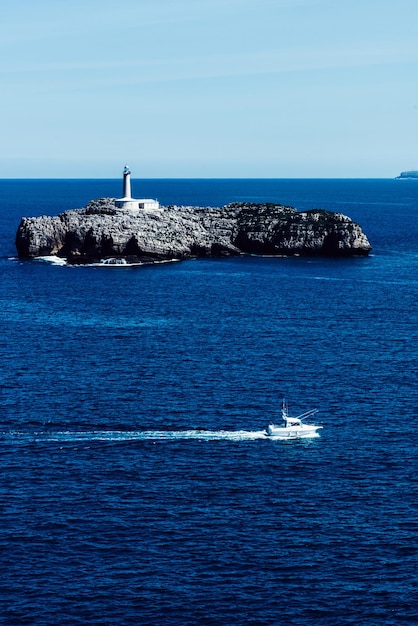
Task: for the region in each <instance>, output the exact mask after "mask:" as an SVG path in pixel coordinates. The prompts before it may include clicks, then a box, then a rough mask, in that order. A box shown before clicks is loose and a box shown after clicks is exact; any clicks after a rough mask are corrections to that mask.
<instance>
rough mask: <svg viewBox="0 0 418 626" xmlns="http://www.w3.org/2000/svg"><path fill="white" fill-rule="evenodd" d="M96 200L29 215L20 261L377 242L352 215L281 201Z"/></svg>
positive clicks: (343, 249) (360, 246)
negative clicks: (165, 202) (187, 203)
mask: <svg viewBox="0 0 418 626" xmlns="http://www.w3.org/2000/svg"><path fill="white" fill-rule="evenodd" d="M130 174H131V172H130V170H129V168H128V167H125V169H124V172H123V196H122V198H119V199H114V198H100V199H98V200H92V201H91V202H89V203H88V204H87V206H86V207H84V208H82V209H73V210H70V211H65V212H63V213H60V214H59V215H57V216H52V217H51V216H42V217H29V218H28V217H24V218H22V220H21V222H20V225H19V227H18V230H17V234H16V247H17V251H18V255H19V257H20V258H28V259H31V258H36V257H40V256H48V255H56V256H58V257H61V258H65V259H66V260H67V262H68V263H74V264H75V263H77V264H80V263H83V264H84V263H97V262H106V261H110V262H116V263H117V262H118V261H120V262H121V263H122V264H124V263H150V262H151V263H152V262H158V261H167V260H180V259H188V258H196V257H220V256H232V255H240V254H254V255H271V256H284V255H305V256H307V255H311V256H312V255H322V256H334V257H342V256H366V255H367V254H368V253H369V252H370V250H371V245H370V243H369V241H368V239H367V236H366V235H365V234H364V233H363V231H362V229H361V227H360V226H359V225H358V224H355V223H354V222H353V221H352V220H351V219H350V218H349V217H347V216H346V215H343V214H341V213H334V212H331V211H325V210H322V209H312V210H309V211H297V210H296V209H294V208H293V207H290V206H284V205H281V204H276V203H274V202H269V203H263V204H254V203H250V202H239V203H232V204H228V205H225V206H223V207H197V206H160V204H159V202H158V201H157V200H153V199H149V198H146V199H144V198H143V199H135V198H132V196H131V181H130Z"/></svg>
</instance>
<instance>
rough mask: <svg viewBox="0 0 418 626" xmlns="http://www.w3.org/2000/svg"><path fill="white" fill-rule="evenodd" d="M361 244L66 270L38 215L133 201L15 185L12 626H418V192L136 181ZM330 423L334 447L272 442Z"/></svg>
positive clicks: (5, 359)
mask: <svg viewBox="0 0 418 626" xmlns="http://www.w3.org/2000/svg"><path fill="white" fill-rule="evenodd" d="M133 191H134V192H135V195H137V196H139V197H152V198H157V199H158V200H159V201H160V203H162V204H173V205H182V204H185V205H199V206H222V205H224V204H226V203H229V202H237V201H251V202H265V201H270V202H278V203H283V204H286V205H291V206H294V207H295V208H297V209H299V210H306V209H312V208H323V209H328V210H332V211H338V212H341V213H344V214H346V215H348V216H350V217H351V218H352V219H353V220H354V221H355V222H357V223H359V224H360V225H361V226H362V228H363V230H364V232H365V233H366V234H367V236H368V238H369V240H370V243H371V245H372V247H373V250H372V253H371V254H370V256H368V257H363V258H360V257H359V258H350V259H347V258H344V259H330V258H307V257H282V258H262V257H255V256H243V257H239V258H224V259H204V260H190V261H183V262H177V263H168V264H163V265H156V266H144V267H104V268H100V267H71V266H58V265H54V264H51V263H48V262H45V261H36V260H35V261H27V260H19V259H18V258H17V255H16V249H15V245H14V241H15V235H16V230H17V227H18V225H19V222H20V219H21V217H22V216H27V217H30V216H40V215H54V214H57V213H59V212H62V211H63V210H66V209H70V208H77V207H82V206H84V205H85V204H86V203H87V202H88V201H89V200H91V199H93V198H100V197H118V196H120V194H121V181H120V180H116V179H115V180H85V179H83V180H1V181H0V302H1V306H0V328H1V333H0V355H1V361H0V362H1V377H0V412H1V413H0V415H1V418H0V419H1V423H0V455H1V461H0V473H1V474H0V475H1V480H0V504H1V527H0V580H1V585H0V600H1V601H0V623H1V624H6V625H20V624H22V625H36V626H38V625H39V626H52V625H54V626H55V625H57V624H60V625H61V626H67V625H68V626H70V625H71V626H73V625H86V624H94V625H96V624H100V625H109V626H110V625H125V624H126V625H140V626H199V625H205V626H241V625H249V626H273V625H274V626H276V625H277V626H282V625H283V626H288V625H289V626H290V625H292V626H309V625H311V624H312V625H313V624H315V625H320V626H335V625H347V626H348V625H353V626H365V625H370V626H381V625H391V626H392V625H393V626H400V625H404V624H405V625H406V624H416V623H418V588H417V558H418V478H417V470H418V464H417V461H418V341H417V339H418V181H415V180H389V179H370V180H369V179H360V180H356V179H343V180H338V179H330V180H326V179H324V180H317V179H315V180H298V179H261V180H260V179H253V180H250V179H245V180H241V179H219V180H212V179H201V180H198V179H192V180H181V179H173V180H168V179H164V180H160V179H148V180H141V181H139V180H137V181H135V180H134V181H133ZM283 398H285V399H286V400H287V402H288V405H289V411H290V413H291V414H299V413H303V412H304V411H307V410H310V409H313V408H317V409H319V412H318V414H317V415H316V416H315V419H316V423H318V424H320V425H322V427H323V428H322V429H321V430H320V431H319V433H320V436H319V437H317V438H312V439H305V440H290V441H278V440H272V439H271V438H269V437H267V436H266V435H265V429H266V427H267V426H268V424H270V423H280V407H281V402H282V399H283Z"/></svg>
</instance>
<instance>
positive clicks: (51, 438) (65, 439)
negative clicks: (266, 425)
mask: <svg viewBox="0 0 418 626" xmlns="http://www.w3.org/2000/svg"><path fill="white" fill-rule="evenodd" d="M187 439H189V440H190V439H193V440H201V441H255V440H259V439H268V437H266V431H265V430H260V431H248V430H195V429H193V430H178V431H177V430H168V431H165V430H144V431H140V430H134V431H118V430H103V431H89V432H83V431H60V432H33V433H27V432H19V431H14V432H3V433H1V435H0V441H3V443H6V442H8V443H13V444H22V445H28V444H32V443H62V444H65V443H83V442H84V443H88V442H98V441H102V442H129V441H178V440H187Z"/></svg>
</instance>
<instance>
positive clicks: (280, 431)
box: [267, 424, 322, 439]
mask: <svg viewBox="0 0 418 626" xmlns="http://www.w3.org/2000/svg"><path fill="white" fill-rule="evenodd" d="M320 428H322V426H308V425H306V424H303V425H301V426H289V427H284V426H275V425H274V424H270V426H268V428H267V435H268V436H269V437H271V438H273V439H308V438H312V437H319V433H318V432H317V431H318V430H319V429H320Z"/></svg>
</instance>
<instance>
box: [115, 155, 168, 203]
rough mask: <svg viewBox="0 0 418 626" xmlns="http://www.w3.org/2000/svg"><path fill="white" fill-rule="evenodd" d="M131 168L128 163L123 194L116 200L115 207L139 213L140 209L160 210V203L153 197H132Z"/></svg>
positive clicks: (124, 170) (125, 168) (125, 169)
mask: <svg viewBox="0 0 418 626" xmlns="http://www.w3.org/2000/svg"><path fill="white" fill-rule="evenodd" d="M131 194H132V192H131V170H130V169H129V167H128V166H127V165H125V167H124V169H123V196H122V198H118V199H117V200H115V207H116V208H117V209H122V210H124V211H129V212H134V213H137V212H138V211H141V210H142V211H159V210H160V203H159V202H158V200H152V199H151V198H141V199H139V200H137V199H136V198H132V195H131Z"/></svg>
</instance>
